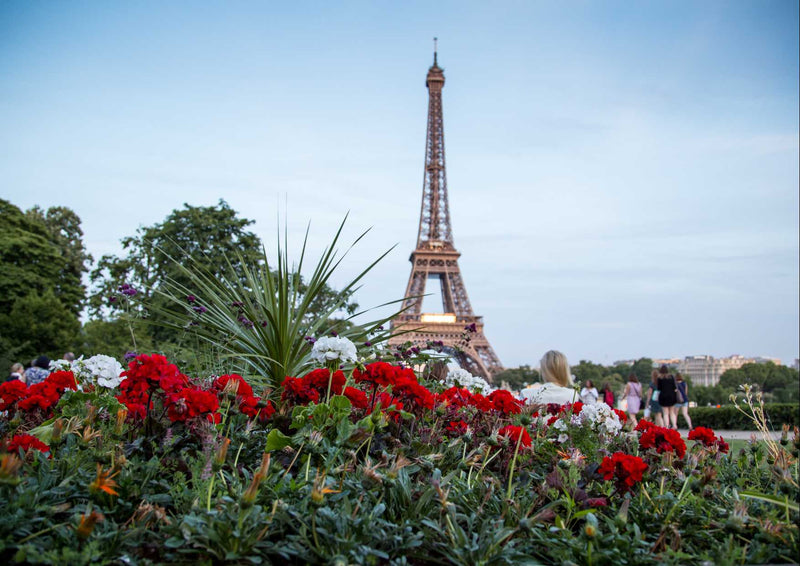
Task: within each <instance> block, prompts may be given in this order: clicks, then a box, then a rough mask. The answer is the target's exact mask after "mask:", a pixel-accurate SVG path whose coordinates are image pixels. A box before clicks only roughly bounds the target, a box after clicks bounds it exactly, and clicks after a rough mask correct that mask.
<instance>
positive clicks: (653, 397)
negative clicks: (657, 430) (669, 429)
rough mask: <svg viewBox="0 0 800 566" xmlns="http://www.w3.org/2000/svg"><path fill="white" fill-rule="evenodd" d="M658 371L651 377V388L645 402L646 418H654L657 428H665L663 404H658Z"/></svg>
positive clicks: (654, 371)
mask: <svg viewBox="0 0 800 566" xmlns="http://www.w3.org/2000/svg"><path fill="white" fill-rule="evenodd" d="M658 395H659V391H658V371H656V370H653V373H652V374H651V376H650V386H649V387H648V388H647V398H646V400H645V404H644V406H645V409H644V418H646V419H647V418H650V417H652V418H653V422H654V423H655V425H656V426H664V418H663V416H662V414H661V404H660V403H659V402H658Z"/></svg>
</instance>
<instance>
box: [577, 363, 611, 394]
mask: <svg viewBox="0 0 800 566" xmlns="http://www.w3.org/2000/svg"><path fill="white" fill-rule="evenodd" d="M571 369H572V375H574V376H575V381H576V382H578V383H581V384H584V383H586V382H587V381H588V380H591V381H592V383H593V384H594V386H595V387H597V388H598V389H599V388H600V387H601V382H602V380H603V377H605V373H606V368H605V367H604V366H601V365H600V364H595V363H592V362H590V361H587V360H581V361H580V362H578V365H576V366H572V368H571Z"/></svg>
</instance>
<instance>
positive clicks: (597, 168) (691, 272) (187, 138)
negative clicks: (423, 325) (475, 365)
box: [0, 0, 800, 367]
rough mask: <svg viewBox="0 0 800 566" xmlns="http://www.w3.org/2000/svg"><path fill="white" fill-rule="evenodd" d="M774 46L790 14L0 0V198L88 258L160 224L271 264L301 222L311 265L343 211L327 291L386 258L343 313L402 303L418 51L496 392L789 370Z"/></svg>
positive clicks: (789, 125)
mask: <svg viewBox="0 0 800 566" xmlns="http://www.w3.org/2000/svg"><path fill="white" fill-rule="evenodd" d="M799 27H800V24H799V20H798V3H797V2H794V1H789V0H780V1H751V2H743V1H724V2H715V1H707V2H679V1H675V2H667V1H661V2H659V1H656V2H600V1H598V2H581V1H576V2H570V3H560V2H505V1H504V2H493V3H488V2H468V1H461V2H436V3H430V2H402V3H390V2H344V3H329V2H292V3H290V2H281V3H278V2H243V1H234V2H180V1H175V2H169V3H163V2H149V1H142V2H127V3H122V2H99V1H98V2H77V1H76V2H58V3H56V2H44V1H20V0H7V1H5V2H2V3H0V198H5V199H7V200H9V201H11V202H12V203H14V204H15V205H17V206H19V207H20V208H23V209H27V208H30V207H32V206H34V205H39V206H41V207H44V208H47V207H50V206H69V207H70V208H72V209H73V210H75V211H76V212H77V213H78V215H79V216H80V217H81V219H82V221H83V230H84V234H85V243H86V246H87V247H88V250H89V252H90V253H91V254H92V255H93V256H94V257H95V258H96V259H97V258H99V257H100V256H102V255H103V254H109V253H111V254H116V253H120V250H121V246H120V244H119V241H120V239H121V238H123V237H125V236H130V235H133V234H134V233H135V231H136V230H137V228H138V227H140V226H149V225H152V224H155V223H158V222H161V221H163V220H164V219H165V218H166V217H167V215H169V213H170V212H171V211H172V210H174V209H176V208H180V207H182V206H183V204H184V203H188V204H191V205H193V206H201V205H202V206H207V205H213V204H216V203H217V202H218V201H219V199H224V200H225V201H227V202H228V203H229V204H230V205H231V206H232V207H233V208H234V209H236V210H237V211H238V212H239V214H240V215H241V216H243V217H245V218H249V219H252V220H254V221H255V224H254V225H253V226H252V229H253V231H254V232H256V233H257V234H258V235H259V236H260V237H261V238H262V239H263V240H264V241H265V244H266V245H267V248H268V249H271V250H274V249H275V234H276V231H277V228H278V226H279V225H283V223H284V222H285V223H286V226H287V228H288V231H289V239H290V249H292V250H294V251H295V252H296V251H297V250H298V248H299V245H300V242H301V238H302V235H303V232H304V231H305V229H306V226H307V225H308V223H309V222H310V233H311V241H310V253H311V256H312V257H314V256H315V255H317V254H319V252H320V251H321V250H322V249H323V247H324V246H325V245H326V244H327V243H328V242H329V240H330V237H331V236H332V234H333V232H334V231H335V229H336V227H337V226H338V224H339V223H340V222H341V220H342V218H343V217H344V216H345V214H347V213H348V212H349V218H348V221H347V225H346V235H347V237H348V238H349V239H353V238H355V237H356V236H357V235H358V234H359V233H360V232H361V231H363V230H366V229H370V232H369V234H368V235H367V236H366V237H365V238H364V239H363V240H362V241H361V242H360V243H359V244H358V245H357V246H356V247H355V248H354V249H353V250H352V251H351V252H350V254H349V255H348V256H347V258H346V260H345V261H344V262H343V263H342V266H341V272H340V273H338V274H337V275H336V277H335V278H334V282H335V283H338V284H340V285H341V284H344V283H346V282H348V281H349V279H350V278H351V277H352V276H354V275H356V274H358V273H359V272H360V271H361V269H362V268H363V267H365V266H366V265H367V264H368V263H369V262H371V261H372V260H374V259H375V258H376V257H377V256H379V255H380V254H381V253H383V252H384V251H386V250H387V249H389V248H391V247H392V246H396V247H395V248H394V250H393V251H392V252H391V253H390V254H389V255H388V256H387V257H386V258H385V259H384V260H383V261H382V262H381V263H379V264H378V266H377V267H376V268H375V269H374V270H373V271H372V272H371V273H370V275H368V277H367V278H366V280H365V284H364V287H363V288H362V289H361V290H360V291H359V294H358V297H357V299H358V301H359V303H360V304H361V305H362V306H365V307H366V306H375V305H379V304H382V303H384V302H387V301H391V300H395V299H399V298H401V297H402V294H403V292H404V291H405V287H406V283H407V280H408V276H409V273H410V264H409V262H408V256H409V254H410V252H411V251H412V249H413V248H414V246H415V244H416V238H417V228H418V222H419V210H420V199H421V195H422V179H423V165H424V149H425V126H426V116H427V101H428V98H427V96H428V93H427V90H426V88H425V75H426V73H427V70H428V67H429V66H430V65H431V63H432V50H433V45H432V43H433V42H432V38H433V37H434V36H437V37H438V38H439V55H438V60H439V64H440V65H441V66H442V67H443V68H444V70H445V77H446V83H445V87H444V91H443V108H444V127H445V148H446V156H447V176H448V191H449V197H450V213H451V219H452V227H453V234H454V241H455V245H456V247H457V249H458V250H459V251H460V252H461V253H462V256H461V259H460V267H461V271H462V275H463V278H464V282H465V285H466V288H467V292H468V294H469V297H470V301H471V303H472V306H473V309H474V310H475V313H476V314H478V315H481V316H483V317H484V322H485V332H486V335H487V337H488V339H489V341H490V342H491V343H492V345H493V347H494V349H495V351H496V352H497V354H498V356H499V357H500V360H501V361H502V362H503V364H504V365H505V366H506V367H516V366H518V365H521V364H531V365H536V364H537V363H538V360H539V359H540V358H541V356H542V354H543V353H544V352H545V351H546V350H549V349H558V350H561V351H563V352H564V353H565V354H566V355H567V356H568V358H569V359H570V361H571V362H572V363H577V361H578V360H580V359H587V360H592V361H594V362H597V363H603V364H611V363H613V362H614V361H616V360H622V359H632V358H639V357H642V356H648V357H654V358H663V357H683V356H687V355H696V354H710V355H714V356H728V355H732V354H741V355H745V356H770V357H778V358H781V359H782V360H783V361H784V363H792V361H793V360H794V358H796V357H798V350H799V349H800V347H799V346H798V343H799V342H800V337H799V336H798V327H799V326H800V321H799V319H800V314H799V313H800V305H799V304H798V290H799V289H798V288H799V286H800V285H799V283H798V281H799V280H800V277H799V275H798V260H799V259H800V255H799V252H798V233H799V226H798V208H799V203H798V193H799V190H798V185H799V183H800V179H799V178H798V171H799V170H800V163H799V162H798V154H799V152H800V141H799V133H798V132H799V126H798V124H799V120H800V118H799V117H798V105H799V102H800V101H799V98H798V76H799V74H800V68H799V66H798V47H799V45H798V28H799ZM429 303H430V301H428V302H426V305H425V306H426V310H428V309H427V307H428V304H429ZM430 310H434V309H433V308H431V309H430ZM438 310H441V308H438ZM379 312H380V311H379Z"/></svg>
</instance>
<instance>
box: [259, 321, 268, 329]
mask: <svg viewBox="0 0 800 566" xmlns="http://www.w3.org/2000/svg"><path fill="white" fill-rule="evenodd" d="M268 324H269V323H268V322H267V321H266V320H262V321H261V328H266V327H267V325H268Z"/></svg>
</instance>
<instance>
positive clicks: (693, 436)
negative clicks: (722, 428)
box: [689, 426, 730, 454]
mask: <svg viewBox="0 0 800 566" xmlns="http://www.w3.org/2000/svg"><path fill="white" fill-rule="evenodd" d="M689 440H694V441H695V442H699V443H701V444H702V445H703V446H705V447H706V448H714V447H716V448H717V449H718V450H719V451H720V452H722V453H724V454H727V453H728V450H730V446H728V443H727V442H725V441H724V440H723V439H722V437H717V435H716V434H714V431H713V430H711V429H710V428H706V427H704V426H698V427H696V428H693V429H692V430H691V431H689Z"/></svg>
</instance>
